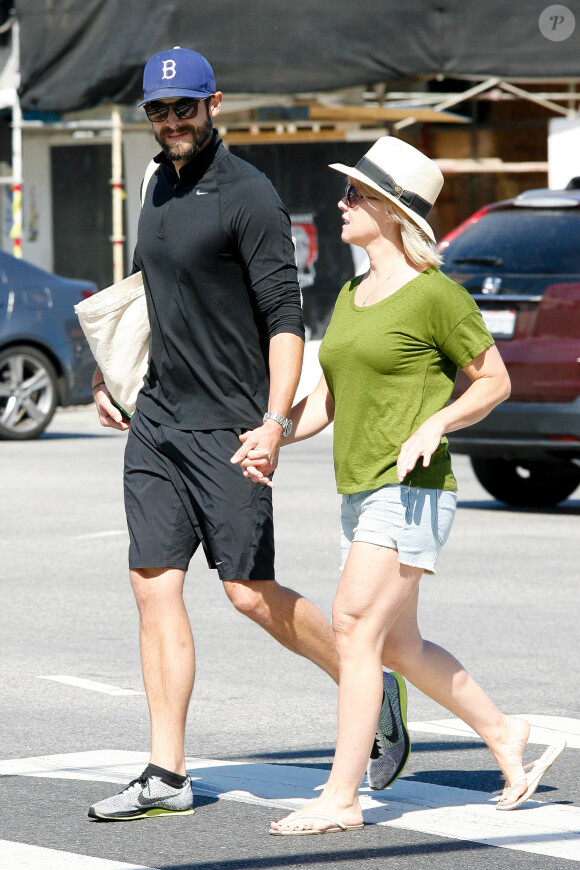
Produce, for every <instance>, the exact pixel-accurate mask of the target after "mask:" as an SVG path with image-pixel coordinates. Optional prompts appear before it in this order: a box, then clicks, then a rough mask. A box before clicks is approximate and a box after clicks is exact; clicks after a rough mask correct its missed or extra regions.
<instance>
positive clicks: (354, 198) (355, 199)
mask: <svg viewBox="0 0 580 870" xmlns="http://www.w3.org/2000/svg"><path fill="white" fill-rule="evenodd" d="M344 198H345V199H346V204H347V205H348V207H349V208H354V207H355V205H358V203H359V202H360V201H361V199H364V196H363V194H362V193H360V191H359V190H357V188H356V187H355V186H354V184H347V185H346V189H345V191H344Z"/></svg>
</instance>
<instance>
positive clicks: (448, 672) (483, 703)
mask: <svg viewBox="0 0 580 870" xmlns="http://www.w3.org/2000/svg"><path fill="white" fill-rule="evenodd" d="M417 600H418V590H416V592H415V593H414V595H413V598H412V599H411V600H409V602H408V604H407V606H406V607H405V609H404V610H403V611H402V612H401V614H400V616H399V618H398V619H397V621H396V622H395V624H394V625H393V627H392V628H391V630H390V632H389V634H388V636H387V639H386V641H385V646H384V649H383V657H382V661H383V664H385V665H386V666H387V667H390V668H393V669H395V670H398V671H399V673H401V674H403V676H404V677H406V678H407V679H408V680H409V682H411V683H413V685H414V686H416V687H417V688H418V689H420V691H421V692H423V693H424V694H425V695H427V696H428V697H429V698H432V699H433V700H434V701H437V703H438V704H441V706H442V707H446V708H447V709H448V710H449V711H450V712H451V713H453V714H454V715H455V716H458V717H459V718H460V719H463V721H464V722H466V723H467V724H468V725H469V726H470V727H471V728H473V730H474V731H476V732H477V733H478V734H479V736H480V737H481V738H482V740H484V741H485V742H486V743H487V745H488V746H489V748H490V750H491V752H492V754H493V756H494V758H495V760H496V762H497V764H498V766H499V768H500V770H501V771H502V773H503V774H504V776H505V778H506V780H507V782H508V783H510V782H513V781H514V779H516V778H517V777H518V776H521V775H522V774H523V772H524V771H523V767H522V753H523V750H524V747H525V745H526V742H527V740H528V736H529V732H530V726H529V724H528V722H526V721H525V720H523V719H516V718H515V717H513V716H505V715H504V714H503V713H502V712H501V710H499V709H498V708H497V707H496V705H495V704H494V703H493V701H492V700H491V699H490V698H489V697H488V696H487V695H486V694H485V692H484V691H483V689H482V688H481V686H479V685H478V684H477V683H476V682H475V680H474V679H473V677H471V676H470V674H469V673H468V672H467V671H466V670H465V668H464V667H463V666H462V665H461V663H460V662H458V661H457V659H456V658H455V657H454V656H452V655H451V653H449V652H447V650H445V649H442V648H441V647H440V646H437V645H436V644H434V643H431V642H430V641H427V640H423V638H422V637H421V634H420V632H419V627H418V624H417ZM525 788H526V785H525V783H522V788H521V792H520V793H521V794H523V792H524V791H525ZM511 797H512V799H514V797H513V795H512V796H511Z"/></svg>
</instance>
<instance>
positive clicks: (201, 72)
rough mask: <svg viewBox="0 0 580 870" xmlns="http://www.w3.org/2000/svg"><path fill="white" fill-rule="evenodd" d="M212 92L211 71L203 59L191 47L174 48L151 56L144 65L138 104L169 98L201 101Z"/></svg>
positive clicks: (213, 82)
mask: <svg viewBox="0 0 580 870" xmlns="http://www.w3.org/2000/svg"><path fill="white" fill-rule="evenodd" d="M216 90H217V88H216V86H215V79H214V75H213V70H212V68H211V66H210V65H209V63H208V61H207V60H206V59H205V57H203V56H202V55H201V54H199V52H197V51H193V50H192V49H191V48H180V46H179V45H175V46H174V47H173V48H171V49H169V50H168V51H160V52H159V54H154V55H153V57H151V58H149V60H148V61H147V63H146V64H145V69H144V71H143V99H142V100H141V102H140V103H139V105H140V106H142V105H144V103H148V102H150V100H164V99H166V98H171V97H194V98H196V99H198V100H204V99H205V98H206V97H209V96H211V95H212V94H215V92H216Z"/></svg>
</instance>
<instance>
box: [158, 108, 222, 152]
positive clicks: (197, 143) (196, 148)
mask: <svg viewBox="0 0 580 870" xmlns="http://www.w3.org/2000/svg"><path fill="white" fill-rule="evenodd" d="M212 130H213V121H212V119H211V118H208V119H207V120H206V121H204V122H203V124H200V125H196V126H195V127H189V126H188V125H186V124H184V125H183V126H180V127H162V128H161V130H160V131H159V133H155V138H156V139H157V141H158V142H159V144H160V145H161V148H162V149H163V153H164V154H165V156H166V157H168V158H169V159H170V160H185V161H186V162H189V161H190V160H193V158H194V157H196V156H197V155H198V154H199V152H200V151H201V149H202V148H203V146H204V145H205V144H206V142H207V140H208V139H209V137H210V136H211V133H212ZM171 133H191V135H192V136H193V141H191V142H165V141H164V136H167V135H169V134H171Z"/></svg>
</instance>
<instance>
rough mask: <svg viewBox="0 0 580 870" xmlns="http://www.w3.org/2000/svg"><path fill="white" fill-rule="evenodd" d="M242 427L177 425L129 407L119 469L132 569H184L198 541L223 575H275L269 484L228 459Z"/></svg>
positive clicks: (260, 577)
mask: <svg viewBox="0 0 580 870" xmlns="http://www.w3.org/2000/svg"><path fill="white" fill-rule="evenodd" d="M242 431H243V430H242V429H217V430H215V431H211V432H205V431H203V432H199V431H193V432H192V431H182V430H180V429H171V428H170V427H169V426H164V425H162V424H160V423H155V422H153V421H152V420H149V419H148V418H147V417H144V416H143V414H140V413H138V412H136V413H135V414H134V416H133V418H132V420H131V428H130V430H129V436H128V439H127V446H126V448H125V473H124V489H125V512H126V514H127V524H128V526H129V538H130V544H129V567H130V568H131V569H137V568H180V569H182V570H184V571H186V570H187V568H188V566H189V562H190V559H191V557H192V556H193V554H194V553H195V551H196V550H197V548H198V546H199V544H200V543H201V544H202V545H203V548H204V550H205V555H206V558H207V563H208V565H209V567H210V568H217V571H218V574H219V576H220V579H221V580H273V579H274V521H273V513H272V490H271V489H270V487H268V486H264V485H263V484H255V483H253V482H252V481H251V480H249V479H248V478H245V477H244V476H243V474H242V469H241V468H240V466H239V465H232V463H231V462H230V458H231V457H232V456H233V454H234V453H235V452H236V450H237V449H238V448H239V446H240V441H239V437H238V436H239V435H240V433H241V432H242Z"/></svg>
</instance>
